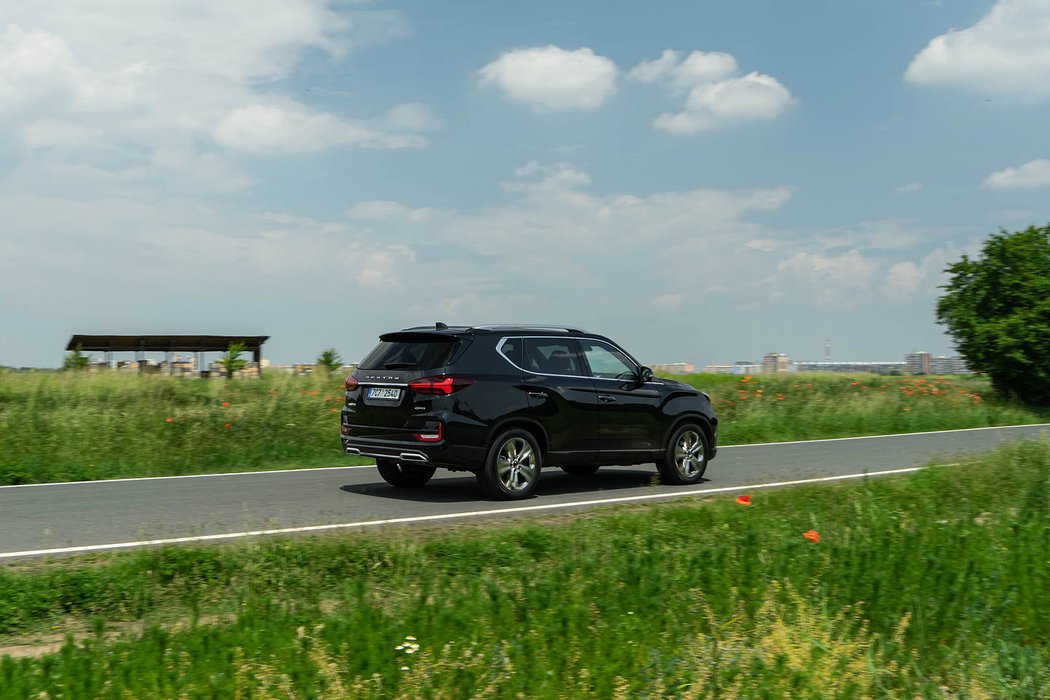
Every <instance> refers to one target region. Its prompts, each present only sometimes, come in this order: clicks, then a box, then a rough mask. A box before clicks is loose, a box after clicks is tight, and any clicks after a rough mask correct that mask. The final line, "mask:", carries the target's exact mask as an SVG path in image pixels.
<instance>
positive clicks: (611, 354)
mask: <svg viewBox="0 0 1050 700" xmlns="http://www.w3.org/2000/svg"><path fill="white" fill-rule="evenodd" d="M580 343H581V344H582V345H583V354H584V355H585V356H586V357H587V364H588V365H590V367H591V376H592V377H602V378H604V379H633V378H635V377H637V376H638V368H637V367H635V366H634V363H633V362H631V361H630V360H629V359H627V357H626V356H625V355H624V354H623V353H622V352H620V351H619V350H617V349H616V348H614V347H613V346H611V345H608V344H607V343H603V342H601V341H599V340H582V341H580Z"/></svg>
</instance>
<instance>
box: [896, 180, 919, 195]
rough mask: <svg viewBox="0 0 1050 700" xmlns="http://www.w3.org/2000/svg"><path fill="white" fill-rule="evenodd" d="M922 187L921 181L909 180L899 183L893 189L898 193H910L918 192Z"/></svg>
mask: <svg viewBox="0 0 1050 700" xmlns="http://www.w3.org/2000/svg"><path fill="white" fill-rule="evenodd" d="M921 189H922V183H921V182H908V183H905V184H903V185H898V186H897V187H894V188H893V191H894V192H896V193H897V194H910V193H911V192H918V191H919V190H921Z"/></svg>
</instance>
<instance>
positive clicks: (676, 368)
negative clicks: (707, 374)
mask: <svg viewBox="0 0 1050 700" xmlns="http://www.w3.org/2000/svg"><path fill="white" fill-rule="evenodd" d="M651 369H652V370H653V371H654V372H660V373H662V374H692V373H694V372H696V365H691V364H689V363H688V362H662V363H659V364H655V365H653V366H652V367H651Z"/></svg>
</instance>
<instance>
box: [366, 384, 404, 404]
mask: <svg viewBox="0 0 1050 700" xmlns="http://www.w3.org/2000/svg"><path fill="white" fill-rule="evenodd" d="M368 398H370V399H392V400H394V401H396V400H397V399H400V398H401V390H400V389H394V388H392V387H388V386H374V387H372V388H370V389H369V390H368Z"/></svg>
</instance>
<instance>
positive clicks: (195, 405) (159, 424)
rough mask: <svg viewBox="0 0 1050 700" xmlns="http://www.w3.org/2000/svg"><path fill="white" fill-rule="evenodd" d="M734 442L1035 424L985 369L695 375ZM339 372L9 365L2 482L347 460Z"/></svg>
mask: <svg viewBox="0 0 1050 700" xmlns="http://www.w3.org/2000/svg"><path fill="white" fill-rule="evenodd" d="M685 379H686V381H688V382H690V383H692V384H693V385H694V386H697V387H699V388H701V389H703V390H705V391H708V392H709V393H710V394H711V395H712V399H713V401H714V405H715V409H716V411H717V413H718V416H719V419H720V424H721V428H720V435H719V441H720V443H722V444H741V443H748V442H770V441H780V440H800V439H807V438H826V437H845V436H852V435H873V434H886V433H895V432H913V431H921V430H936V429H944V428H973V427H984V426H989V425H1008V424H1019V423H1033V422H1041V421H1043V420H1046V418H1047V416H1046V414H1045V412H1043V413H1040V412H1038V411H1034V410H1032V409H1027V408H1024V407H1021V406H1018V405H1016V404H1012V403H1007V402H1004V401H1001V400H999V399H997V398H996V397H995V396H994V395H993V394H992V393H991V392H990V390H989V388H988V385H987V383H986V382H984V381H982V380H977V379H972V378H967V379H961V380H960V379H956V380H947V379H931V380H924V379H910V378H903V379H892V378H880V377H874V376H868V377H853V378H851V377H838V376H822V375H808V376H807V375H786V376H780V375H765V376H762V377H753V378H746V379H747V381H744V379H745V378H741V377H725V376H718V375H693V376H690V377H686V378H685ZM341 382H342V377H341V376H339V375H330V376H313V377H293V376H288V375H268V376H267V377H264V378H263V379H261V380H233V381H226V380H207V379H183V378H172V377H164V376H139V375H127V374H118V373H102V374H88V373H73V372H66V373H35V374H33V373H30V374H23V373H14V372H3V371H0V484H20V483H42V482H52V481H70V480H91V479H109V478H116V477H131V476H166V475H174V474H194V473H207V472H218V471H245V470H253V469H276V468H298V467H321V466H340V465H345V464H355V463H363V462H365V461H367V460H362V459H355V458H349V457H346V456H345V455H343V454H342V452H341V450H340V445H339V414H338V410H339V407H340V406H341V404H342V401H343V390H342V386H341Z"/></svg>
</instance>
